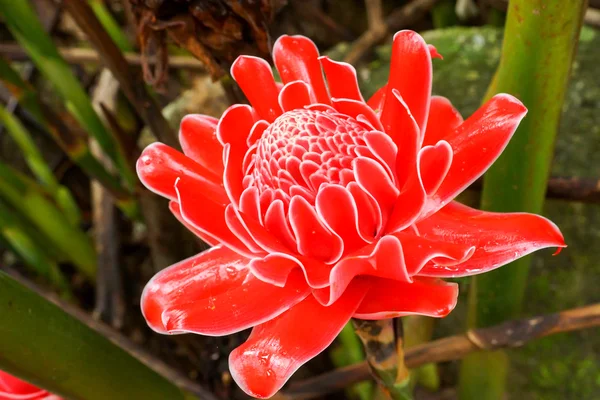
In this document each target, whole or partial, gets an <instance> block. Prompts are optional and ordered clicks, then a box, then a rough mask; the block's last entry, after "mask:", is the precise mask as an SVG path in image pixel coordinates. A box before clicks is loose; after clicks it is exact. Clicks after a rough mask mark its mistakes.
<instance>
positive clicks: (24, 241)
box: [0, 200, 70, 297]
mask: <svg viewBox="0 0 600 400" xmlns="http://www.w3.org/2000/svg"><path fill="white" fill-rule="evenodd" d="M0 235H2V236H3V237H4V239H5V240H6V241H7V242H8V244H9V245H10V247H11V248H12V249H13V251H14V252H15V253H16V254H17V255H18V256H19V257H20V258H21V259H22V260H23V261H24V262H25V264H26V265H27V266H29V267H30V268H31V269H32V270H33V271H34V272H35V273H36V275H38V276H41V277H42V278H44V279H45V280H47V281H48V282H49V283H51V284H52V285H53V286H54V287H55V288H57V289H58V290H59V291H60V292H61V293H62V294H63V295H65V296H66V297H68V296H69V294H70V288H69V284H68V282H67V279H66V278H65V276H64V275H63V274H62V272H61V271H60V269H59V267H58V265H57V263H56V261H55V260H54V259H53V257H52V255H51V254H49V253H48V252H47V251H46V250H45V249H44V246H48V243H47V241H45V240H44V238H43V237H41V235H39V233H38V232H36V231H35V229H33V228H32V227H31V225H30V224H29V223H28V222H27V221H26V220H24V219H23V218H22V217H21V216H20V215H19V214H18V213H17V212H15V210H14V209H13V208H11V207H10V206H8V205H7V204H6V203H4V202H3V201H2V200H0Z"/></svg>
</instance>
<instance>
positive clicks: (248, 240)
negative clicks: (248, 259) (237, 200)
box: [225, 204, 265, 254]
mask: <svg viewBox="0 0 600 400" xmlns="http://www.w3.org/2000/svg"><path fill="white" fill-rule="evenodd" d="M225 223H226V224H227V227H228V228H229V230H230V231H231V233H232V234H233V235H234V236H235V237H236V238H238V239H239V240H240V241H241V242H242V243H243V244H244V245H245V246H246V247H247V248H248V250H250V251H251V252H252V253H253V254H264V252H265V251H264V249H263V248H261V247H260V246H259V245H258V244H257V243H256V241H255V240H254V239H253V238H252V236H251V235H250V233H249V232H248V229H247V228H246V225H245V224H244V223H243V222H242V221H241V219H240V217H239V215H238V213H236V210H235V208H234V206H233V204H229V205H228V206H227V207H226V208H225Z"/></svg>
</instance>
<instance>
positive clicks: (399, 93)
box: [137, 31, 565, 398]
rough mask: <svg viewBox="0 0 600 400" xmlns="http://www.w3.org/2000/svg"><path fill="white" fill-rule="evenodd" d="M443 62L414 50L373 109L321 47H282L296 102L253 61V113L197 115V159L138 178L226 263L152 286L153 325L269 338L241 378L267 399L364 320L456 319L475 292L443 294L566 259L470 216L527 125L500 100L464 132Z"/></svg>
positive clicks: (535, 226)
mask: <svg viewBox="0 0 600 400" xmlns="http://www.w3.org/2000/svg"><path fill="white" fill-rule="evenodd" d="M432 55H433V56H436V55H437V52H436V51H435V49H434V48H433V47H432V46H427V45H426V44H425V42H424V41H423V39H422V38H421V36H419V35H418V34H417V33H415V32H411V31H402V32H398V33H397V34H396V35H395V37H394V42H393V52H392V60H391V70H390V78H389V81H388V84H387V85H386V86H385V87H383V88H381V89H380V90H379V91H378V92H377V93H376V94H375V95H374V96H373V97H372V98H371V99H370V100H369V101H368V102H365V101H364V100H363V98H362V96H361V94H360V91H359V89H358V84H357V80H356V72H355V70H354V68H353V67H352V66H351V65H348V64H345V63H339V62H336V61H333V60H330V59H329V58H327V57H319V54H318V51H317V48H316V46H315V45H314V44H313V43H312V42H311V41H310V40H309V39H307V38H305V37H302V36H292V37H290V36H282V37H281V38H279V40H277V42H276V43H275V45H274V50H273V59H274V61H275V66H276V67H277V70H278V71H279V75H280V76H281V80H282V83H283V85H282V84H279V83H277V82H275V80H274V79H273V75H272V73H271V69H270V67H269V65H268V64H267V63H266V62H265V61H263V60H261V59H258V58H254V57H240V58H238V59H237V61H236V62H235V63H234V65H233V67H232V69H231V73H232V75H233V77H234V78H235V80H236V81H237V83H238V84H239V85H240V87H241V88H242V90H243V91H244V93H245V94H246V96H247V97H248V99H249V100H250V103H251V104H252V106H247V105H241V104H238V105H234V106H232V107H230V108H229V109H228V110H227V111H226V112H225V113H224V114H223V116H222V118H221V119H220V120H216V119H214V118H211V117H207V116H203V115H189V116H187V117H185V118H184V119H183V121H182V123H181V130H180V140H181V144H182V147H183V151H184V153H185V155H184V154H181V153H179V152H178V151H176V150H174V149H172V148H169V147H167V146H165V145H163V144H160V143H155V144H152V145H150V146H149V147H148V148H147V149H146V150H145V151H144V153H143V154H142V156H141V157H140V159H139V161H138V164H137V169H138V173H139V176H140V179H141V180H142V182H143V183H144V184H145V185H146V186H147V187H149V188H150V189H152V190H154V191H155V192H157V193H158V194H160V195H162V196H165V197H167V198H169V199H170V200H171V211H172V212H173V213H174V214H175V216H177V218H179V219H180V220H181V222H182V223H184V224H185V225H186V226H187V227H188V228H189V229H190V230H192V231H193V232H194V233H196V234H197V235H198V236H199V237H200V238H202V239H203V240H205V241H206V242H208V243H210V244H211V245H213V246H214V247H213V248H212V249H210V250H208V251H205V252H203V253H200V254H198V255H196V256H194V257H192V258H189V259H187V260H184V261H182V262H180V263H178V264H176V265H173V266H171V267H170V268H168V269H166V270H164V271H162V272H160V273H158V274H157V275H156V276H155V277H154V278H153V279H152V281H151V282H150V283H149V284H148V286H147V287H146V289H145V291H144V294H143V296H142V311H143V313H144V316H145V317H146V319H147V321H148V324H149V325H150V326H151V327H152V328H153V329H154V330H155V331H157V332H160V333H183V332H194V333H200V334H204V335H214V336H218V335H228V334H231V333H234V332H238V331H241V330H243V329H246V328H250V327H254V329H253V330H252V334H251V335H250V338H249V339H248V341H247V342H246V343H244V344H243V345H242V346H240V347H239V348H237V349H236V350H234V351H233V352H232V353H231V355H230V357H229V364H230V369H231V373H232V376H233V378H234V379H235V380H236V382H237V383H238V384H239V385H240V386H241V387H242V389H243V390H244V391H246V392H247V393H248V394H250V395H252V396H255V397H261V398H264V397H269V396H271V395H273V394H274V393H275V392H276V391H277V390H279V389H280V388H281V386H282V385H283V384H284V383H285V382H286V381H287V379H288V378H289V377H290V375H291V374H292V373H293V372H294V371H295V370H296V369H298V368H299V367H300V366H301V365H302V364H303V363H305V362H306V361H308V360H309V359H311V358H312V357H314V356H316V355H317V354H319V353H320V352H321V351H323V349H325V348H326V347H327V346H328V345H329V344H330V343H331V342H332V341H333V340H334V338H335V337H336V335H337V334H338V333H339V332H340V330H341V329H342V327H343V326H344V324H346V323H347V322H348V320H349V319H350V318H351V317H356V318H363V319H380V318H391V317H398V316H403V315H409V314H421V315H428V316H432V317H443V316H445V315H446V314H448V313H449V312H450V311H451V310H452V309H453V308H454V306H455V305H456V298H457V294H458V288H457V285H456V284H454V283H446V282H444V281H442V280H441V279H439V278H440V277H460V276H467V275H472V274H476V273H481V272H485V271H489V270H491V269H494V268H497V267H499V266H501V265H504V264H506V263H508V262H510V261H513V260H514V259H516V258H519V257H522V256H524V255H526V254H529V253H531V252H533V251H535V250H538V249H541V248H545V247H551V246H552V247H564V246H565V245H564V240H563V237H562V235H561V233H560V231H559V230H558V228H557V227H556V226H555V225H554V224H553V223H552V222H550V221H548V220H547V219H544V218H543V217H540V216H537V215H531V214H523V213H512V214H497V213H490V212H484V211H478V210H474V209H471V208H469V207H467V206H464V205H461V204H459V203H456V202H453V199H454V198H455V197H456V195H458V194H459V193H460V192H461V191H462V190H464V189H465V188H466V187H467V186H469V185H470V184H471V183H472V182H473V181H475V180H476V179H477V178H479V177H480V176H481V175H482V174H483V173H484V172H485V170H486V169H487V168H488V167H489V166H490V165H491V164H492V163H493V162H494V160H495V159H496V158H497V157H498V156H499V155H500V153H501V152H502V150H503V149H504V148H505V146H506V145H507V143H508V141H509V140H510V138H511V136H512V134H513V133H514V132H515V129H516V128H517V125H518V124H519V122H520V121H521V119H522V118H523V117H524V116H525V113H526V111H527V110H526V108H525V107H524V106H523V104H521V103H520V102H519V101H518V100H517V99H515V98H514V97H512V96H509V95H506V94H500V95H497V96H495V97H493V98H492V99H491V100H490V101H488V102H487V103H486V104H485V105H484V106H482V107H481V108H480V109H479V110H477V112H475V114H473V115H472V116H471V117H470V118H468V119H467V120H466V121H463V120H462V118H461V116H460V115H459V113H458V112H457V111H456V110H455V109H454V108H453V107H452V105H451V104H450V102H449V101H448V100H446V99H445V98H442V97H435V96H434V97H431V95H430V93H431V57H432ZM322 71H324V73H325V76H326V78H327V81H325V79H324V78H323V72H322Z"/></svg>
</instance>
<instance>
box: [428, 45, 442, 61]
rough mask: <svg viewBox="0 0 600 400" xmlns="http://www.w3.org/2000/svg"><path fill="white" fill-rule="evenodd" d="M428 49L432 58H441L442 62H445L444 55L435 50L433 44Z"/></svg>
mask: <svg viewBox="0 0 600 400" xmlns="http://www.w3.org/2000/svg"><path fill="white" fill-rule="evenodd" d="M427 48H428V49H429V54H430V55H431V58H432V59H433V58H439V59H440V60H443V59H444V57H442V55H441V54H440V53H438V51H437V49H436V48H435V46H434V45H432V44H428V45H427Z"/></svg>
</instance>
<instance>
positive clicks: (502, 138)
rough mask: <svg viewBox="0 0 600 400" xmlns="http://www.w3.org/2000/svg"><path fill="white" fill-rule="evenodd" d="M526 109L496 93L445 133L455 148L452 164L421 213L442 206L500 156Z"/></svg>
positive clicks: (509, 96)
mask: <svg viewBox="0 0 600 400" xmlns="http://www.w3.org/2000/svg"><path fill="white" fill-rule="evenodd" d="M526 113H527V109H526V108H525V106H524V105H523V103H521V102H520V101H519V100H517V99H516V98H514V97H513V96H511V95H508V94H498V95H496V96H494V97H492V99H491V100H489V101H488V102H487V103H485V104H484V105H483V106H482V107H481V108H479V110H477V111H476V112H475V114H473V115H472V116H471V117H469V118H468V119H467V120H466V121H465V122H464V123H463V124H462V125H460V126H459V127H458V128H456V129H455V130H454V132H452V133H451V134H450V135H448V136H447V137H446V141H447V142H448V143H449V144H450V146H452V150H454V156H453V159H452V165H451V166H450V170H449V171H448V174H447V175H446V178H445V179H444V182H442V184H441V185H440V187H439V189H438V190H437V192H436V194H435V196H433V198H432V199H431V200H430V202H429V203H428V204H427V206H426V209H425V210H424V211H423V212H424V215H423V217H425V216H427V215H431V214H432V213H434V212H435V211H436V210H438V209H440V208H441V207H443V206H444V205H445V204H447V203H448V202H449V201H450V200H452V199H454V197H456V196H457V195H458V194H459V193H460V192H462V191H463V190H464V189H465V188H466V187H467V186H469V185H470V184H471V183H473V182H474V181H475V180H476V179H477V178H479V177H480V176H481V175H483V173H484V172H485V171H486V170H487V169H488V168H489V167H490V165H492V164H493V163H494V161H496V159H497V158H498V157H499V156H500V154H501V153H502V151H503V150H504V148H505V147H506V145H507V144H508V142H509V140H510V138H511V137H512V135H513V133H514V132H515V131H516V130H517V126H518V125H519V122H521V120H522V119H523V117H524V116H525V114H526Z"/></svg>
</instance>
